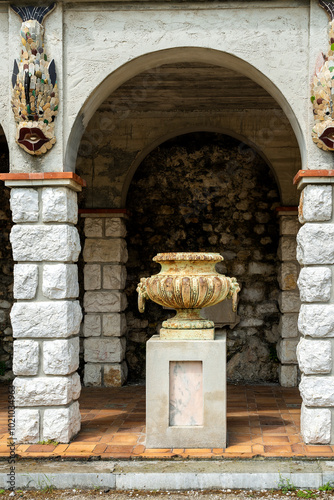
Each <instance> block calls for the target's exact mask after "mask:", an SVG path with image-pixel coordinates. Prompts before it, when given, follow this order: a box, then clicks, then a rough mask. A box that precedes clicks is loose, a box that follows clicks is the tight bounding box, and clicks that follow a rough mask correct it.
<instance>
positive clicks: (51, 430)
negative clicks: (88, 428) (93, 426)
mask: <svg viewBox="0 0 334 500" xmlns="http://www.w3.org/2000/svg"><path fill="white" fill-rule="evenodd" d="M80 425H81V416H80V410H79V403H78V402H77V401H76V402H75V403H73V404H71V405H70V406H69V407H68V408H53V409H51V410H45V411H44V415H43V440H44V441H48V440H52V441H57V442H58V443H68V442H69V441H70V440H71V439H72V437H73V436H75V435H76V434H77V433H78V432H79V430H80Z"/></svg>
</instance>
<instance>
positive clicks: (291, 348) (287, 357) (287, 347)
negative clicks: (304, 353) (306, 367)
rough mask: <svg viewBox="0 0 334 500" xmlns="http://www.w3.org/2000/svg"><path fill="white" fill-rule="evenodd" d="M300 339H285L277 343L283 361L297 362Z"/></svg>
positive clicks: (278, 354) (279, 357)
mask: <svg viewBox="0 0 334 500" xmlns="http://www.w3.org/2000/svg"><path fill="white" fill-rule="evenodd" d="M297 344H298V339H293V340H292V339H283V340H280V341H279V342H278V344H277V356H278V359H279V360H280V361H281V363H287V364H289V363H297V356H296V349H297Z"/></svg>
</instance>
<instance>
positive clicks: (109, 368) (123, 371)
mask: <svg viewBox="0 0 334 500" xmlns="http://www.w3.org/2000/svg"><path fill="white" fill-rule="evenodd" d="M127 376H128V367H127V364H126V362H125V361H123V363H117V364H112V365H104V366H103V385H104V387H121V386H122V385H123V384H124V382H125V381H126V379H127Z"/></svg>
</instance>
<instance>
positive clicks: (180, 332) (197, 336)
mask: <svg viewBox="0 0 334 500" xmlns="http://www.w3.org/2000/svg"><path fill="white" fill-rule="evenodd" d="M160 338H161V339H164V340H165V339H170V340H214V338H215V329H214V328H207V329H206V330H204V329H203V330H199V329H189V330H187V329H185V328H183V329H181V328H179V329H177V328H161V329H160Z"/></svg>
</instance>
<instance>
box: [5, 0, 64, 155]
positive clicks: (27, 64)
mask: <svg viewBox="0 0 334 500" xmlns="http://www.w3.org/2000/svg"><path fill="white" fill-rule="evenodd" d="M54 7H55V4H54V3H53V4H52V5H50V6H49V7H18V6H16V5H12V6H11V8H12V9H13V10H14V11H15V12H16V13H17V14H18V15H19V16H20V18H21V19H22V26H21V33H20V36H21V44H22V49H21V56H20V58H19V59H17V60H15V61H14V69H13V75H12V85H13V97H12V108H13V112H14V116H15V121H16V123H17V133H16V142H17V143H18V144H19V145H20V146H21V148H22V149H24V151H26V152H27V153H29V154H31V155H41V154H43V153H46V152H47V151H48V150H49V149H51V148H52V146H53V145H54V144H55V142H56V137H55V133H54V120H55V117H56V116H57V114H58V106H59V96H58V86H57V76H56V68H55V62H54V60H53V59H52V60H50V59H49V57H48V55H47V53H46V52H45V50H44V43H43V35H44V28H43V26H42V23H43V20H44V18H45V16H46V15H47V14H49V13H50V12H51V11H52V10H53V9H54Z"/></svg>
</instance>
